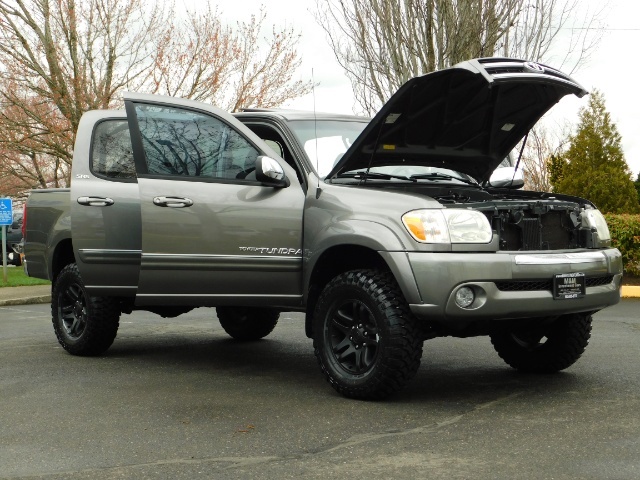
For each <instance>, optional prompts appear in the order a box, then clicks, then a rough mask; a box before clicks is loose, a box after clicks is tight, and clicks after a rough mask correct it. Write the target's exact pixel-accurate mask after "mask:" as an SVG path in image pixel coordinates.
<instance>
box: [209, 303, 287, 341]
mask: <svg viewBox="0 0 640 480" xmlns="http://www.w3.org/2000/svg"><path fill="white" fill-rule="evenodd" d="M216 313H217V315H218V320H219V321H220V325H221V326H222V328H223V329H224V331H225V332H227V333H228V334H229V336H231V337H232V338H234V339H235V340H240V341H242V342H248V341H253V340H260V339H261V338H264V337H266V336H267V335H269V334H270V333H271V332H273V329H274V328H276V325H277V324H278V319H279V318H280V312H278V311H277V310H271V309H268V308H255V307H217V308H216Z"/></svg>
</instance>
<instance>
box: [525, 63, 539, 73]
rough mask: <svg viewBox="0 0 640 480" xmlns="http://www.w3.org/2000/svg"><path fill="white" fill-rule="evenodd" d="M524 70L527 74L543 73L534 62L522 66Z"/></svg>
mask: <svg viewBox="0 0 640 480" xmlns="http://www.w3.org/2000/svg"><path fill="white" fill-rule="evenodd" d="M524 69H525V70H526V71H528V72H533V73H544V67H543V66H542V65H540V64H538V63H535V62H526V63H525V64H524Z"/></svg>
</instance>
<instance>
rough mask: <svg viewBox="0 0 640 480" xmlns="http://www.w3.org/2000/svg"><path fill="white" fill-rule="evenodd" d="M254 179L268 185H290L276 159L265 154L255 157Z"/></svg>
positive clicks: (282, 186)
mask: <svg viewBox="0 0 640 480" xmlns="http://www.w3.org/2000/svg"><path fill="white" fill-rule="evenodd" d="M256 180H258V181H259V182H260V183H262V184H263V185H266V186H268V187H276V188H284V187H288V186H289V185H291V182H290V181H289V179H288V178H287V176H286V175H285V174H284V170H283V169H282V166H281V165H280V164H279V163H278V162H277V160H274V159H273V158H271V157H265V156H260V157H258V158H257V159H256Z"/></svg>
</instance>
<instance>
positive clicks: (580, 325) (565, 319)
mask: <svg viewBox="0 0 640 480" xmlns="http://www.w3.org/2000/svg"><path fill="white" fill-rule="evenodd" d="M591 322H592V317H591V315H589V314H584V313H576V314H571V315H564V316H562V317H560V318H558V319H557V320H555V321H554V322H553V323H551V324H548V325H544V326H542V327H532V328H527V329H520V330H513V331H504V332H498V333H494V334H492V335H491V343H492V344H493V347H494V348H495V350H496V352H498V355H500V358H502V359H503V360H504V361H505V362H506V363H507V364H508V365H510V366H512V367H513V368H515V369H517V370H519V371H521V372H526V373H555V372H559V371H560V370H564V369H565V368H568V367H570V366H571V365H573V364H574V363H575V362H576V361H577V360H578V359H579V358H580V356H581V355H582V354H583V353H584V350H585V348H586V347H587V345H588V344H589V338H590V337H591Z"/></svg>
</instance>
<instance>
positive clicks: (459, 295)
mask: <svg viewBox="0 0 640 480" xmlns="http://www.w3.org/2000/svg"><path fill="white" fill-rule="evenodd" d="M475 299H476V295H475V293H473V289H472V288H469V287H462V288H459V289H458V291H457V292H456V304H457V305H458V306H459V307H462V308H467V307H468V306H470V305H471V304H472V303H473V301H474V300H475Z"/></svg>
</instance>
